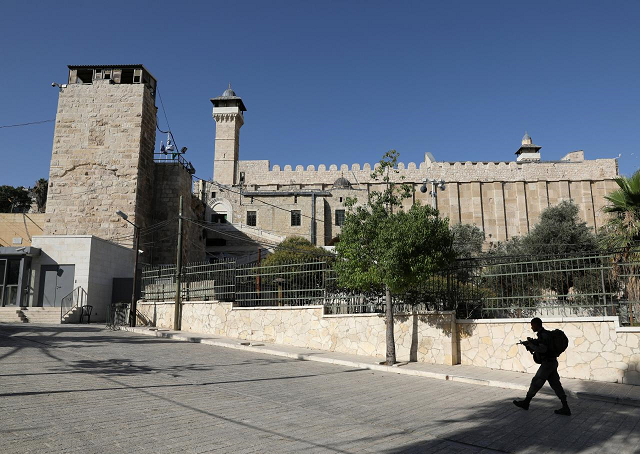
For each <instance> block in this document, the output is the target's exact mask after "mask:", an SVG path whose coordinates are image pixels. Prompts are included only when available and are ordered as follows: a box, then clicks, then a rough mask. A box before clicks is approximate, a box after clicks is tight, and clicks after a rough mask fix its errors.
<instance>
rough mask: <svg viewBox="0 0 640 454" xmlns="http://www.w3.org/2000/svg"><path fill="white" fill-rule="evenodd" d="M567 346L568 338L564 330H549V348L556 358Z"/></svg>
mask: <svg viewBox="0 0 640 454" xmlns="http://www.w3.org/2000/svg"><path fill="white" fill-rule="evenodd" d="M568 346H569V339H568V338H567V335H566V334H565V333H564V331H562V330H559V329H554V330H553V331H551V345H550V346H549V347H550V350H551V353H553V354H554V355H555V356H556V358H557V357H558V356H560V355H561V354H562V353H564V351H565V350H566V349H567V347H568Z"/></svg>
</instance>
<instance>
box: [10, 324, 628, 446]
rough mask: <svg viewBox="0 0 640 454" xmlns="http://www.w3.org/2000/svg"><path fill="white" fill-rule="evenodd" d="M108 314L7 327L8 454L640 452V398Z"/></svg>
mask: <svg viewBox="0 0 640 454" xmlns="http://www.w3.org/2000/svg"><path fill="white" fill-rule="evenodd" d="M521 394H522V393H521V392H520V391H516V390H509V389H502V388H497V387H489V386H477V385H473V384H467V383H462V382H455V381H453V382H452V381H444V380H434V379H429V378H425V377H415V376H410V375H401V374H392V373H386V372H380V371H372V370H366V369H358V368H353V367H347V366H340V365H333V364H325V363H319V362H312V361H298V360H295V359H289V358H284V357H276V356H269V355H264V354H260V353H256V352H248V351H241V350H234V349H228V348H222V347H217V346H211V345H204V344H200V343H189V342H180V341H176V340H170V339H159V338H155V337H149V336H142V335H138V334H135V333H130V332H124V331H110V330H106V329H104V328H103V327H102V326H101V325H77V326H60V325H57V326H43V325H24V324H23V325H17V324H16V325H8V324H0V415H2V417H1V419H0V421H1V427H0V452H1V453H3V454H9V453H71V452H75V453H87V454H90V453H174V452H175V453H178V452H180V453H204V452H220V453H302V452H303V453H314V452H338V453H356V452H381V453H398V452H425V453H436V452H442V453H449V452H451V453H458V452H459V453H493V452H536V453H538V452H568V453H578V452H580V453H581V452H594V453H595V452H598V453H608V452H611V453H618V452H625V453H633V452H640V408H638V407H637V406H629V405H621V404H615V403H611V402H603V401H597V400H590V399H580V400H572V401H570V404H571V405H572V411H573V416H571V417H569V418H567V417H561V416H557V415H554V414H553V409H555V408H557V407H558V401H557V399H555V397H552V396H548V395H541V396H539V397H538V398H536V400H534V402H533V404H532V407H531V409H530V410H529V411H528V412H525V411H522V410H520V409H518V408H516V407H515V406H513V404H512V403H511V400H513V399H514V398H517V397H522V395H521Z"/></svg>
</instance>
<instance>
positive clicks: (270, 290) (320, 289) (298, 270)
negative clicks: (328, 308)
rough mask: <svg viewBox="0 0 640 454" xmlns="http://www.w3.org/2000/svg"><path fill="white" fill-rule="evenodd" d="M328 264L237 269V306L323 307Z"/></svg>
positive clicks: (245, 266) (241, 267)
mask: <svg viewBox="0 0 640 454" xmlns="http://www.w3.org/2000/svg"><path fill="white" fill-rule="evenodd" d="M332 272H333V271H332V270H331V268H330V266H328V264H327V262H324V261H318V262H307V261H302V262H293V263H287V264H281V265H271V266H258V265H257V264H247V265H240V266H238V267H237V269H236V290H235V305H236V306H244V307H247V306H304V305H313V304H320V305H322V304H324V303H325V296H326V293H327V284H328V277H329V275H330V274H331V273H332Z"/></svg>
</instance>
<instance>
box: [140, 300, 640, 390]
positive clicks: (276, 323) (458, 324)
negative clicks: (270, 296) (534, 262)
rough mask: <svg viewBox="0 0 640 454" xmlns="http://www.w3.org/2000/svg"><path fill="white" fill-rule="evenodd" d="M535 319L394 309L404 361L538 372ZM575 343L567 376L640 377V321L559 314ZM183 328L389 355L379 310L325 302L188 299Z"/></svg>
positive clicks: (563, 364)
mask: <svg viewBox="0 0 640 454" xmlns="http://www.w3.org/2000/svg"><path fill="white" fill-rule="evenodd" d="M138 309H139V310H140V312H141V313H142V314H144V317H145V319H146V321H150V322H151V323H152V324H153V325H155V326H157V327H161V328H172V327H173V313H174V312H173V303H151V302H140V303H139V304H138ZM529 322H530V320H529V319H495V320H456V319H455V314H453V313H451V312H443V313H427V314H419V315H408V316H396V319H395V338H396V352H397V357H398V360H399V361H421V362H427V363H432V364H447V365H451V364H463V365H470V366H479V367H488V368H493V369H501V370H510V371H516V372H529V373H534V372H535V371H536V370H537V367H538V365H537V364H535V363H534V362H533V359H532V356H531V354H530V353H528V352H527V351H526V349H525V348H524V346H521V345H517V342H518V341H520V340H524V339H526V338H527V337H535V335H534V333H533V332H531V328H530V323H529ZM545 327H546V329H549V330H552V329H556V328H559V329H562V330H563V331H564V332H565V333H566V334H567V337H568V338H569V348H568V349H567V351H566V352H565V353H563V354H562V355H561V356H560V358H559V359H558V362H559V365H560V367H559V372H560V376H561V377H566V378H580V379H585V380H596V381H606V382H618V383H629V384H636V385H640V328H624V327H620V326H619V324H618V319H617V317H583V318H559V319H548V320H546V321H545ZM182 329H183V330H184V331H188V332H199V333H207V334H215V335H220V336H226V337H231V338H236V339H243V340H249V341H256V342H272V343H276V344H282V345H292V346H296V347H305V348H314V349H320V350H327V351H336V352H342V353H350V354H357V355H366V356H376V357H379V358H384V357H385V351H386V350H385V349H386V344H385V321H384V316H383V315H381V314H356V315H323V309H322V306H303V307H265V308H233V307H232V303H218V302H185V303H183V312H182Z"/></svg>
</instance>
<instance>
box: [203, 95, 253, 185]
mask: <svg viewBox="0 0 640 454" xmlns="http://www.w3.org/2000/svg"><path fill="white" fill-rule="evenodd" d="M211 102H212V103H213V119H214V120H215V122H216V142H215V155H214V158H213V181H215V182H217V183H221V184H228V185H234V184H236V180H237V175H236V173H237V166H238V151H239V142H240V128H241V127H242V125H243V124H244V114H243V112H245V111H246V110H247V109H246V108H245V107H244V103H243V102H242V99H241V98H240V97H238V96H236V94H235V92H234V91H233V90H232V89H231V84H229V88H227V89H226V90H225V91H224V93H222V96H218V97H217V98H213V99H211Z"/></svg>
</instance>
